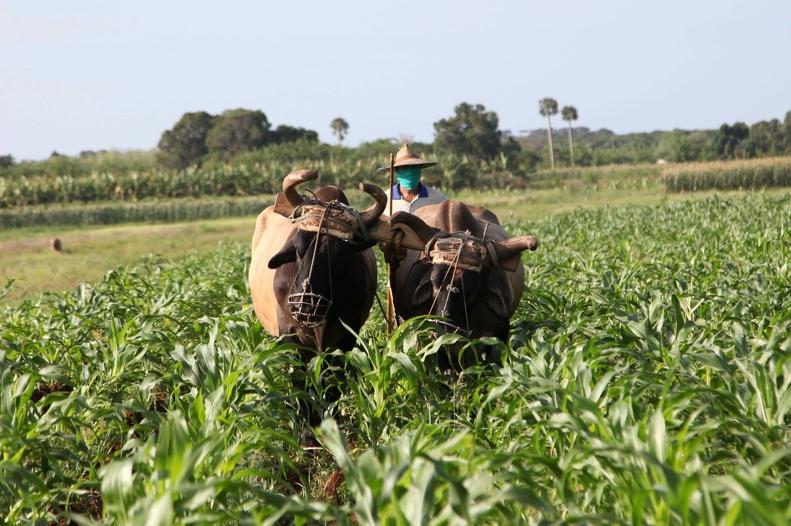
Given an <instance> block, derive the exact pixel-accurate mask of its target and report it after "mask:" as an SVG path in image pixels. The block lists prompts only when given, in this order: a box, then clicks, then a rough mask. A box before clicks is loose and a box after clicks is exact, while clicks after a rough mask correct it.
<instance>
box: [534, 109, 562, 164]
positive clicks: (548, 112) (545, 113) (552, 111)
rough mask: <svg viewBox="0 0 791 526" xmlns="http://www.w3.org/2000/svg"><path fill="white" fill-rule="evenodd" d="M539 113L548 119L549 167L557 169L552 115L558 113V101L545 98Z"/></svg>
mask: <svg viewBox="0 0 791 526" xmlns="http://www.w3.org/2000/svg"><path fill="white" fill-rule="evenodd" d="M538 111H539V113H541V115H543V116H544V117H546V118H547V141H548V142H549V166H550V168H552V169H553V170H554V169H555V149H554V148H553V147H552V120H551V119H550V117H552V115H557V113H558V101H556V100H555V99H553V98H551V97H544V98H543V99H541V100H540V101H538Z"/></svg>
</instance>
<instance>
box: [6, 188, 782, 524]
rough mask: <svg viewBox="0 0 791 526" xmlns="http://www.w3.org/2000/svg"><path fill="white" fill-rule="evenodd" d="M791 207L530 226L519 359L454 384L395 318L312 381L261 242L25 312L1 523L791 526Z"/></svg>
mask: <svg viewBox="0 0 791 526" xmlns="http://www.w3.org/2000/svg"><path fill="white" fill-rule="evenodd" d="M790 207H791V198H789V197H788V196H782V195H778V194H763V195H758V194H750V195H745V196H740V197H729V198H722V197H711V198H707V199H703V200H689V201H681V202H678V203H667V204H661V205H658V206H651V207H626V208H621V209H606V208H598V209H586V210H577V211H574V212H572V213H567V214H558V215H555V216H551V217H545V218H534V219H530V220H526V221H519V222H514V223H511V224H510V225H509V229H511V230H512V231H513V232H515V233H524V232H530V233H533V234H536V235H537V236H538V237H539V238H540V239H541V241H542V247H541V248H540V249H539V251H538V252H535V253H531V254H529V255H527V256H525V263H526V273H525V274H526V275H525V280H526V285H527V293H526V294H525V296H524V298H523V301H522V303H521V305H520V308H519V310H518V311H517V313H516V315H515V316H514V318H513V319H512V325H511V326H512V334H511V337H510V340H509V341H508V342H504V343H501V344H497V343H495V342H489V343H492V344H497V345H501V346H502V349H503V362H502V364H501V365H500V366H498V367H479V368H471V369H468V370H466V371H465V372H464V373H463V374H462V375H460V376H456V375H453V374H447V373H443V372H441V371H438V370H437V369H436V368H435V366H434V354H435V353H436V351H437V348H438V345H439V344H441V343H442V342H441V340H436V338H435V337H434V336H433V335H432V333H431V329H430V328H426V327H424V323H425V322H422V321H421V320H413V321H411V322H409V323H408V324H405V325H403V326H402V327H401V328H400V329H399V330H398V331H397V332H396V333H395V334H393V335H392V336H391V337H389V338H388V337H386V336H385V335H384V330H383V327H384V325H383V321H382V319H381V315H379V314H378V313H377V312H376V311H375V310H374V311H373V312H372V317H371V319H370V320H369V322H368V324H367V325H366V326H365V327H364V328H363V330H362V332H361V335H360V338H359V344H358V348H357V349H356V350H354V351H352V352H350V353H347V354H346V355H345V356H343V357H342V358H337V357H336V358H335V359H334V360H333V361H331V360H330V356H331V353H329V352H328V353H323V354H319V355H316V356H315V357H314V358H313V359H312V361H311V363H310V364H309V366H308V367H307V369H303V368H301V367H300V366H299V364H298V363H297V362H296V361H295V360H296V358H297V356H298V352H297V351H296V350H295V349H294V348H292V347H291V346H288V345H283V344H280V343H278V342H277V341H276V340H274V339H272V338H271V337H268V336H266V335H265V334H263V332H262V330H261V328H260V326H259V325H258V323H257V321H256V320H255V318H254V315H253V313H252V309H251V306H250V303H249V302H250V300H249V296H248V292H247V287H246V284H245V281H244V279H245V265H246V264H247V247H246V246H244V245H230V246H226V247H224V248H222V249H220V250H217V251H214V252H209V253H204V254H201V255H195V256H190V257H187V258H185V259H184V260H183V261H180V262H179V263H178V264H174V265H170V264H169V265H159V264H156V265H154V264H149V265H147V266H146V267H144V268H141V269H139V270H137V271H132V270H127V269H119V270H116V271H113V272H111V273H109V274H108V275H107V276H106V277H105V278H104V279H103V280H101V281H100V282H99V283H97V284H96V285H94V286H91V285H85V286H82V287H80V288H79V289H77V290H75V291H73V292H71V293H68V294H62V295H57V296H46V297H44V298H42V299H39V300H36V301H26V302H23V303H22V304H20V305H18V306H15V307H11V308H7V309H5V310H2V311H0V513H2V514H3V515H4V516H5V517H6V520H7V521H8V522H9V523H19V524H34V523H46V522H48V521H59V520H62V521H68V520H70V519H79V520H80V521H81V523H83V524H95V523H98V522H99V521H101V522H102V523H144V522H148V523H151V524H167V523H202V524H225V523H245V524H278V523H295V524H306V523H317V522H318V523H322V522H335V523H337V524H366V525H369V524H370V525H373V524H416V523H425V524H468V523H485V524H492V523H499V524H539V523H541V524H546V523H551V524H559V523H565V524H627V523H628V524H635V525H642V524H706V525H709V524H711V525H718V524H788V523H789V522H791V506H789V502H791V447H789V444H791V432H789V429H791V337H790V336H789V334H791V333H789V327H791V304H790V303H789V298H791V294H789V292H791V290H789V282H790V281H791V274H790V268H789V261H791V246H789V245H788V243H787V235H788V230H787V229H788V224H789V217H790V214H791V208H790ZM381 278H382V275H381V274H380V281H381ZM380 290H382V289H381V288H380ZM330 363H333V365H330ZM302 375H305V378H306V382H305V385H307V387H306V389H305V390H302V389H299V388H297V387H295V384H294V383H293V382H292V379H293V378H294V377H298V376H302ZM333 387H334V388H337V389H339V390H340V394H341V397H340V400H339V401H338V402H337V403H334V404H329V405H328V404H326V403H324V402H323V401H322V397H321V393H323V392H324V391H325V390H327V389H330V388H333ZM299 400H307V401H313V403H316V404H318V405H320V406H321V407H322V408H323V409H324V411H325V416H326V420H325V421H324V423H323V424H322V425H321V427H320V428H319V429H318V430H316V433H317V436H318V437H319V440H320V442H321V447H318V448H314V449H303V448H302V447H300V446H299V437H300V435H301V433H302V431H303V429H304V427H305V422H304V420H303V418H302V417H301V416H300V413H299V412H298V411H297V406H298V401H299Z"/></svg>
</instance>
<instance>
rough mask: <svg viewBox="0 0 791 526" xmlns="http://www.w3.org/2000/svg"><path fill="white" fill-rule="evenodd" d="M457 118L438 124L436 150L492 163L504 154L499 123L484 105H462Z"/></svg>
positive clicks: (457, 111) (495, 115)
mask: <svg viewBox="0 0 791 526" xmlns="http://www.w3.org/2000/svg"><path fill="white" fill-rule="evenodd" d="M453 113H454V115H453V117H448V118H447V119H441V120H439V121H437V122H435V123H434V132H435V139H434V146H435V147H436V149H437V150H438V151H440V152H450V153H455V154H457V155H467V156H469V157H472V158H475V159H491V158H493V157H494V156H496V155H498V154H499V153H501V152H502V151H503V137H502V132H501V131H500V129H499V127H498V126H499V119H498V117H497V114H496V113H495V112H493V111H488V110H487V109H486V108H485V107H484V106H483V105H482V104H468V103H466V102H462V103H461V104H459V105H458V106H456V107H455V108H453Z"/></svg>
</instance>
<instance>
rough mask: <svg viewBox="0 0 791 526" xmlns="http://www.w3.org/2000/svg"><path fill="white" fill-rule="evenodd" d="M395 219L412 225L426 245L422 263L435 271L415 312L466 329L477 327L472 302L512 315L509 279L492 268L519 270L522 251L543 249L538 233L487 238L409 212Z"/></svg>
mask: <svg viewBox="0 0 791 526" xmlns="http://www.w3.org/2000/svg"><path fill="white" fill-rule="evenodd" d="M390 222H391V225H397V224H398V223H404V224H407V225H408V226H409V227H410V228H411V229H412V230H413V231H414V232H415V233H416V234H417V235H418V237H419V238H420V240H421V242H422V243H423V244H424V246H425V248H424V250H423V256H422V257H421V260H420V264H422V265H426V266H428V267H429V269H428V270H429V271H428V272H425V273H424V275H423V277H422V278H421V279H420V280H419V282H418V283H417V286H416V287H415V290H414V291H413V292H412V295H411V298H410V299H409V301H410V303H411V307H412V309H413V311H414V312H420V313H425V314H430V315H433V316H438V317H441V318H444V319H445V320H447V321H446V324H447V326H448V328H449V329H451V330H454V331H459V330H460V331H462V332H469V331H470V330H471V329H473V325H474V323H472V322H473V320H472V310H473V308H472V307H473V306H476V305H478V304H480V303H481V302H482V303H483V304H485V305H486V306H487V307H488V309H489V310H490V311H492V314H494V316H495V317H496V318H497V319H501V320H507V319H508V318H509V317H510V316H511V314H512V313H511V312H510V297H509V292H508V291H507V290H506V289H505V288H506V284H505V283H503V282H502V279H501V278H500V277H499V275H500V273H498V272H492V270H493V269H504V270H509V271H514V270H516V268H517V266H518V265H519V263H520V256H521V253H522V252H523V251H525V250H536V249H537V248H538V241H537V240H536V239H535V238H534V237H533V236H527V235H523V236H515V237H512V238H510V239H506V240H502V241H495V240H486V241H484V240H482V239H480V238H477V237H475V236H472V235H471V234H470V233H468V232H454V233H448V232H443V231H441V230H439V229H437V228H433V227H431V226H428V225H427V224H426V223H424V222H423V221H422V220H421V219H420V218H418V217H416V216H414V215H411V214H406V213H398V214H394V215H393V217H392V218H391V221H390ZM476 310H477V309H476Z"/></svg>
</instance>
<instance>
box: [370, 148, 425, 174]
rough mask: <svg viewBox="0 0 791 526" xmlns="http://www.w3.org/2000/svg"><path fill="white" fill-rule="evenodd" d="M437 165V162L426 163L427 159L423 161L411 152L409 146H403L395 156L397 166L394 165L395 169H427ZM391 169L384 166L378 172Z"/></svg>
mask: <svg viewBox="0 0 791 526" xmlns="http://www.w3.org/2000/svg"><path fill="white" fill-rule="evenodd" d="M435 164H437V161H426V160H425V159H421V158H420V157H418V156H417V155H415V154H414V153H412V152H410V151H409V146H407V145H406V144H403V145H401V149H399V150H398V153H397V154H396V156H395V164H393V168H401V167H403V166H417V167H418V168H427V167H429V166H434V165H435ZM389 169H390V167H389V166H384V167H382V168H380V169H379V170H378V171H380V172H383V171H385V170H389Z"/></svg>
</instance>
